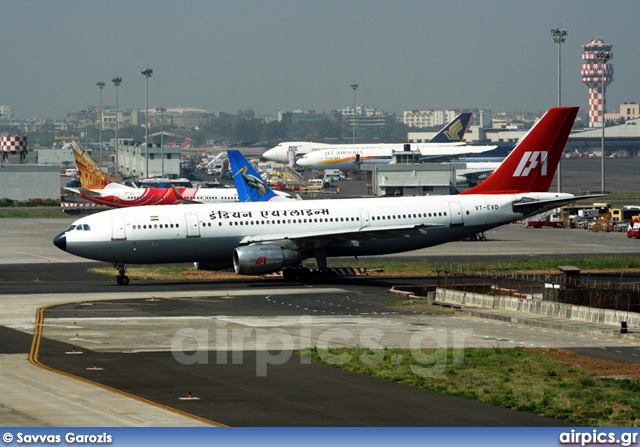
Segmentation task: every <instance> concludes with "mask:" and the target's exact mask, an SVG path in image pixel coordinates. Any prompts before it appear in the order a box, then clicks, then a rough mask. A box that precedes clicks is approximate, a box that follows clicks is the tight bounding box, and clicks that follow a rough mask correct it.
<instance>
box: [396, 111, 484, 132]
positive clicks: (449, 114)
mask: <svg viewBox="0 0 640 447" xmlns="http://www.w3.org/2000/svg"><path fill="white" fill-rule="evenodd" d="M463 111H465V112H473V117H472V118H471V123H470V124H469V125H470V126H479V127H491V110H489V109H470V110H466V109H465V110H462V109H424V110H405V111H404V112H403V115H402V122H403V123H404V124H405V126H409V127H417V128H428V127H436V126H444V125H445V124H447V123H448V122H450V121H451V120H452V119H454V118H455V117H456V116H457V115H458V114H460V113H461V112H463Z"/></svg>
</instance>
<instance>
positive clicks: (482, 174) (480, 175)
mask: <svg viewBox="0 0 640 447" xmlns="http://www.w3.org/2000/svg"><path fill="white" fill-rule="evenodd" d="M493 171H495V169H483V170H482V171H473V172H468V173H466V174H458V175H460V176H462V177H464V178H465V179H467V182H469V181H472V182H473V181H478V180H480V179H485V178H487V177H488V176H490V175H491V174H493Z"/></svg>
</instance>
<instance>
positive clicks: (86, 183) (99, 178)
mask: <svg viewBox="0 0 640 447" xmlns="http://www.w3.org/2000/svg"><path fill="white" fill-rule="evenodd" d="M71 147H72V149H73V158H75V160H76V167H77V169H78V176H79V177H80V183H81V184H82V187H83V188H84V189H103V188H104V187H105V186H107V185H108V184H109V183H111V180H109V177H107V176H106V175H105V174H104V172H102V170H101V169H100V168H99V167H98V165H97V164H96V163H95V162H94V161H93V159H92V158H91V157H90V156H89V154H87V153H86V152H85V150H84V149H82V148H81V147H80V146H79V145H77V144H73V145H71Z"/></svg>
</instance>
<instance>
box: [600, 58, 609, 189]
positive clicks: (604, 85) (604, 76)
mask: <svg viewBox="0 0 640 447" xmlns="http://www.w3.org/2000/svg"><path fill="white" fill-rule="evenodd" d="M609 59H611V53H610V52H609V51H601V52H599V53H598V60H599V61H600V63H601V64H602V78H601V79H602V163H601V164H600V191H601V192H602V193H603V194H604V191H605V189H604V159H605V156H604V127H605V121H606V120H605V119H604V112H605V108H604V106H605V104H606V89H607V61H608V60H609Z"/></svg>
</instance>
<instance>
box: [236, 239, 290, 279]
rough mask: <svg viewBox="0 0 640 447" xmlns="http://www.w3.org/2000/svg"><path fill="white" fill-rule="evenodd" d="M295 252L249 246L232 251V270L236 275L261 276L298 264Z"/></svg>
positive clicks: (275, 247)
mask: <svg viewBox="0 0 640 447" xmlns="http://www.w3.org/2000/svg"><path fill="white" fill-rule="evenodd" d="M301 260H302V256H301V254H300V253H299V252H298V251H297V250H293V249H290V248H284V247H281V246H279V245H249V246H246V247H238V248H236V249H235V250H233V268H234V270H235V271H236V273H237V274H238V275H263V274H265V273H271V272H277V271H278V270H280V269H281V268H282V267H287V266H290V265H296V264H299V263H300V261H301Z"/></svg>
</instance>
